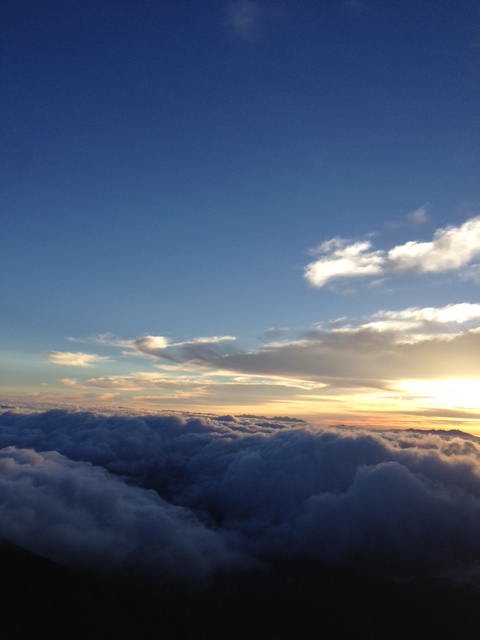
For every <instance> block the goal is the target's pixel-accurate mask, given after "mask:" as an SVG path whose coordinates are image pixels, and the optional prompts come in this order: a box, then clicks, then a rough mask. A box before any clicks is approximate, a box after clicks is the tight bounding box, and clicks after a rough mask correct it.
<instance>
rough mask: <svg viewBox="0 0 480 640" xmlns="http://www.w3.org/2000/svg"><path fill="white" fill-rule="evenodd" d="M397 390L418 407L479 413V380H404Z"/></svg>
mask: <svg viewBox="0 0 480 640" xmlns="http://www.w3.org/2000/svg"><path fill="white" fill-rule="evenodd" d="M398 388H399V390H400V391H401V392H406V393H408V394H410V395H411V396H412V397H413V398H414V399H415V403H416V404H417V405H419V406H424V407H427V408H431V407H433V408H436V407H444V408H449V409H456V408H458V409H475V410H476V411H478V412H480V380H468V379H467V380H465V379H452V380H404V381H401V382H399V383H398Z"/></svg>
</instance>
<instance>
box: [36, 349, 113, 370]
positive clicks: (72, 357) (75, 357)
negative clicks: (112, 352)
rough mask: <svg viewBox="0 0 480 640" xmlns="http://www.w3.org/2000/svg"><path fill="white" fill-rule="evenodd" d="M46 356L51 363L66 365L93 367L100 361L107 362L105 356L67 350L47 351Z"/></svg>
mask: <svg viewBox="0 0 480 640" xmlns="http://www.w3.org/2000/svg"><path fill="white" fill-rule="evenodd" d="M47 356H48V358H49V360H50V362H51V363H53V364H60V365H64V366H68V367H93V366H94V365H95V364H98V363H100V362H108V361H109V360H110V358H108V357H107V356H97V355H96V354H94V353H81V352H77V353H71V352H69V351H49V352H48V353H47Z"/></svg>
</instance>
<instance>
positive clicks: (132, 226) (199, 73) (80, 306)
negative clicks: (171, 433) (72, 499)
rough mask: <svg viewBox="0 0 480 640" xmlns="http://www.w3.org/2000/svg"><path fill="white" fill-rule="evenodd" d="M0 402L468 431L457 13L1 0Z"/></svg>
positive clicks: (469, 91) (468, 70)
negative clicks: (239, 415) (187, 411)
mask: <svg viewBox="0 0 480 640" xmlns="http://www.w3.org/2000/svg"><path fill="white" fill-rule="evenodd" d="M0 22H1V29H2V48H1V67H0V74H1V118H0V144H1V157H0V181H1V202H2V204H1V238H2V251H1V252H0V261H1V262H0V278H1V284H0V286H1V299H2V312H1V315H0V344H1V360H2V365H1V366H2V372H1V384H2V401H3V402H7V403H8V402H17V403H20V402H26V403H28V402H33V401H37V402H44V403H50V404H53V405H63V404H73V405H84V406H96V405H98V406H107V405H108V406H122V407H132V408H137V409H148V410H162V409H169V410H170V409H178V410H194V411H204V412H213V413H236V414H239V413H257V414H264V415H268V416H274V415H289V416H294V417H300V418H307V419H308V420H310V421H313V422H316V423H328V424H332V423H347V424H352V425H373V426H387V427H388V426H396V427H398V426H425V427H428V426H435V427H442V426H444V427H460V428H463V429H467V430H470V431H472V432H474V431H475V429H476V428H477V427H479V426H480V358H479V353H480V300H479V295H478V292H479V285H480V180H479V176H480V144H479V143H480V119H479V107H480V5H479V3H478V2H473V1H472V2H469V1H468V0H465V1H463V2H457V1H454V0H451V1H447V0H445V1H440V0H438V1H430V0H423V1H422V2H418V1H414V0H412V1H409V0H398V1H395V0H391V1H389V2H384V1H383V0H357V1H355V0H350V1H347V0H323V1H314V0H310V1H307V0H298V1H297V0H295V1H294V0H279V1H274V0H271V1H267V0H264V1H261V0H240V1H232V2H230V1H228V0H205V1H198V2H194V1H193V0H190V1H186V0H175V1H173V0H171V1H170V0H167V1H163V2H160V1H158V2H157V1H153V0H152V1H147V0H135V1H134V0H129V1H127V0H115V1H113V0H111V1H109V0H105V1H102V2H96V1H93V0H92V1H89V0H82V1H80V0H72V1H69V2H63V1H62V2H61V1H59V0H44V1H42V2H37V1H33V0H23V1H20V2H19V1H18V0H3V2H2V6H1V8H0Z"/></svg>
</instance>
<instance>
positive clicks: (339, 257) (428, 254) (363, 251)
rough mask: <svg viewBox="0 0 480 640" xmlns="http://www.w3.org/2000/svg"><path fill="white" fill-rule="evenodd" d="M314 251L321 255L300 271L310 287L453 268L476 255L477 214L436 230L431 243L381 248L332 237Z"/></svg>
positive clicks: (479, 241) (479, 238)
mask: <svg viewBox="0 0 480 640" xmlns="http://www.w3.org/2000/svg"><path fill="white" fill-rule="evenodd" d="M314 253H315V254H317V255H320V256H321V257H319V258H318V259H317V260H315V261H314V262H311V263H310V264H309V265H307V267H306V268H305V273H304V276H305V278H306V280H307V281H308V282H309V284H311V285H312V286H314V287H323V286H324V285H325V284H327V282H329V281H330V280H332V279H335V278H345V277H360V276H371V275H380V274H382V275H384V274H388V273H396V274H404V273H419V274H420V273H441V272H446V271H456V270H459V269H461V268H464V267H466V266H467V265H469V264H470V263H471V262H472V261H473V260H475V259H477V258H478V257H479V256H480V217H475V218H471V219H470V220H467V221H466V222H465V223H464V224H462V225H461V226H459V227H453V226H452V227H447V228H445V229H438V230H437V231H436V232H435V234H434V236H433V239H432V241H431V242H417V241H410V242H406V243H405V244H402V245H398V246H396V247H393V248H392V249H390V250H389V251H384V250H372V248H371V243H370V242H355V243H351V244H349V243H348V241H347V240H344V239H342V238H334V239H333V240H328V241H326V242H324V243H323V244H321V245H320V246H319V247H318V248H317V249H316V250H315V251H314Z"/></svg>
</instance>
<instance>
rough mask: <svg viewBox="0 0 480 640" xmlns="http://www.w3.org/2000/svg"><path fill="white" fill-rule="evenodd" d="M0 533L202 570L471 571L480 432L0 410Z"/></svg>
mask: <svg viewBox="0 0 480 640" xmlns="http://www.w3.org/2000/svg"><path fill="white" fill-rule="evenodd" d="M0 447H1V449H0V468H1V471H2V473H1V475H0V515H1V517H0V535H1V536H2V537H3V538H4V539H6V540H9V541H11V542H14V543H16V544H19V545H21V546H23V547H25V548H27V549H29V550H32V551H35V552H36V553H41V554H43V555H46V556H47V557H49V558H51V559H54V560H57V561H60V562H64V563H67V564H82V565H84V566H93V567H96V566H100V567H103V568H106V569H109V568H114V567H120V568H121V567H127V568H129V569H134V568H137V569H138V570H139V571H147V572H149V574H150V575H151V576H157V579H159V580H161V581H164V582H167V583H168V582H169V581H172V580H174V581H175V580H177V581H178V580H180V581H186V580H194V581H195V580H204V579H206V578H208V577H209V576H212V575H214V573H215V572H216V571H217V570H218V569H220V568H227V567H231V568H232V567H238V566H243V567H245V568H248V567H251V566H257V565H258V563H263V564H265V563H267V564H268V562H269V559H270V558H271V557H277V558H284V559H303V560H308V561H309V562H310V563H314V562H317V561H318V562H326V563H329V564H332V563H334V564H339V565H346V564H347V565H348V563H350V562H355V563H356V565H357V566H358V563H360V564H361V565H362V566H364V567H365V568H368V569H369V570H371V569H375V571H380V572H382V573H384V574H387V575H395V576H404V577H408V576H411V575H415V574H416V573H418V574H422V575H423V574H425V573H427V574H430V575H451V576H454V577H455V578H456V579H465V580H467V579H472V576H475V575H476V574H477V575H478V571H479V568H480V567H479V565H480V541H479V538H478V535H477V531H478V529H479V527H480V474H479V469H480V464H479V463H480V444H479V441H478V440H477V439H476V438H474V437H471V436H467V435H465V434H463V435H462V434H461V433H458V432H452V433H446V432H443V433H442V432H435V433H429V432H420V431H403V432H398V431H388V430H387V431H382V432H380V431H373V430H368V429H349V428H333V427H330V428H323V429H322V428H319V427H312V426H310V425H308V424H305V423H299V422H292V421H288V420H282V419H281V418H276V419H267V418H256V417H254V416H243V417H242V416H236V417H234V416H218V417H215V416H209V417H206V416H202V415H195V414H189V415H188V414H185V415H183V416H182V415H178V414H177V415H168V414H163V415H150V416H148V415H119V414H112V415H109V414H98V413H89V412H84V413H78V412H68V411H61V410H56V411H48V412H45V413H33V414H22V413H15V412H8V411H7V412H4V413H3V414H0Z"/></svg>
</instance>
